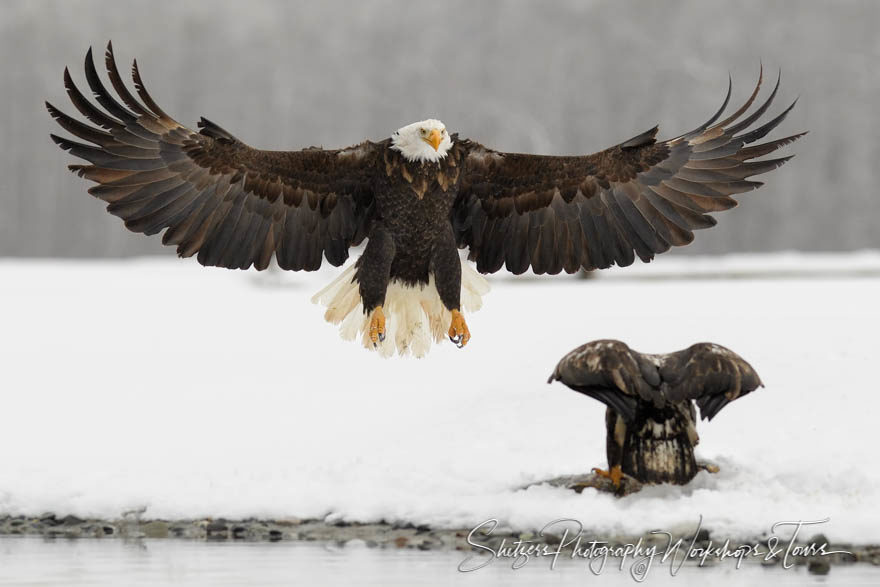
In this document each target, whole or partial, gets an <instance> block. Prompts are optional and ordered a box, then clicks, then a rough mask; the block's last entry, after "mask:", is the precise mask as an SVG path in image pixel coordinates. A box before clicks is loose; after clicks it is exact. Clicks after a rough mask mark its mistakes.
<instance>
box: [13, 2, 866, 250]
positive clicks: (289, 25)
mask: <svg viewBox="0 0 880 587" xmlns="http://www.w3.org/2000/svg"><path fill="white" fill-rule="evenodd" d="M878 23H880V2H873V1H863V2H857V1H844V0H837V1H834V2H830V1H829V2H817V1H795V0H789V1H775V2H768V1H762V0H754V1H747V2H727V1H723V0H691V1H681V2H642V1H631V2H628V1H615V2H610V1H609V2H599V1H589V0H579V1H578V0H569V1H564V2H563V1H554V2H539V1H534V2H499V1H481V2H471V1H467V0H444V1H442V2H441V1H431V2H413V1H407V2H403V1H400V2H395V1H362V2H348V1H345V2H343V1H338V0H337V1H324V2H310V3H305V2H268V1H251V2H247V3H245V2H239V1H222V2H221V1H213V2H207V1H206V2H197V1H190V2H179V1H169V0H151V1H149V2H127V1H120V0H117V1H114V2H109V1H95V0H73V1H64V2H62V1H57V2H52V1H46V0H5V1H4V2H3V4H2V14H0V64H2V73H3V75H2V81H0V84H2V86H0V103H2V105H3V107H2V109H0V132H2V138H3V143H4V147H3V154H2V158H0V256H7V257H9V256H61V257H70V256H75V257H92V256H128V255H139V254H157V253H164V254H169V253H173V250H171V249H165V248H164V247H162V246H161V245H160V243H159V239H158V238H155V237H154V238H146V237H144V236H141V235H136V234H132V233H130V232H128V231H127V230H125V229H124V228H123V226H122V224H121V222H120V221H119V220H118V219H116V218H114V217H112V216H110V215H109V214H106V213H105V212H104V211H103V204H102V203H101V202H100V201H98V200H96V199H94V198H92V197H90V196H88V195H87V194H86V193H85V190H86V188H87V187H88V183H87V182H86V181H84V180H81V179H78V178H76V177H75V176H73V175H72V174H70V172H68V171H67V170H66V165H67V164H69V163H73V162H74V160H73V158H72V157H70V156H69V155H67V154H66V153H64V152H62V151H61V150H60V149H58V148H57V147H56V146H55V145H54V144H52V143H51V141H50V140H49V137H48V134H49V132H63V131H60V129H59V128H58V127H57V126H56V125H55V124H54V123H53V122H52V121H51V119H50V118H49V116H48V114H47V113H46V111H45V108H44V106H43V101H44V100H47V99H48V100H49V101H50V102H52V103H53V104H55V105H56V106H58V107H61V108H62V109H63V110H65V111H67V112H69V113H74V112H75V111H74V109H73V107H72V106H71V105H70V103H69V101H68V100H67V97H66V95H65V92H64V88H63V86H62V71H63V69H64V66H65V65H68V66H70V67H71V73H72V74H73V76H74V79H75V80H76V81H77V82H78V83H80V87H81V88H84V89H85V90H87V86H86V85H85V82H84V76H83V70H82V58H83V56H84V54H85V52H86V49H88V47H89V46H90V45H91V46H94V47H95V49H96V51H97V54H98V55H101V54H103V49H104V46H105V44H106V42H107V40H108V39H112V40H113V42H114V47H115V49H116V54H117V58H118V59H120V60H122V61H125V62H130V60H131V59H132V58H134V57H136V58H137V59H138V63H139V64H140V66H141V72H142V74H143V75H144V77H145V82H146V84H147V87H149V88H150V92H151V93H152V95H153V97H154V98H156V100H157V101H158V102H159V104H160V105H161V106H162V107H163V108H164V109H165V110H166V111H167V112H169V113H170V114H171V115H172V116H174V117H175V118H176V119H177V120H179V121H180V122H182V123H184V124H187V125H189V126H192V127H194V125H195V122H196V120H197V119H198V117H199V116H201V115H204V116H207V117H208V118H211V119H212V120H215V121H216V122H218V123H219V124H221V125H222V126H224V127H226V128H227V129H229V130H230V131H231V132H233V133H234V134H235V135H237V136H238V137H239V138H241V139H242V140H244V141H245V142H247V143H249V144H251V145H254V146H258V147H262V148H269V149H291V148H302V147H307V146H310V145H322V146H327V147H338V146H345V145H349V144H352V143H356V142H360V141H361V140H363V139H364V138H371V139H376V140H378V139H382V138H385V137H387V136H389V135H390V133H391V132H393V131H394V130H395V129H397V128H398V127H400V126H402V125H404V124H407V123H410V122H413V121H416V120H421V119H423V118H428V117H436V118H440V119H442V120H443V121H444V122H445V123H446V124H447V125H448V126H449V127H450V129H451V130H453V131H457V132H459V133H460V134H461V135H462V136H463V137H472V138H474V139H476V140H479V141H480V142H483V143H484V144H487V145H489V146H492V147H494V148H497V149H501V150H506V151H526V152H536V153H545V154H576V153H589V152H593V151H596V150H599V149H602V148H605V147H608V146H611V145H613V144H615V143H618V142H620V141H622V140H625V139H628V138H629V137H631V136H633V135H635V134H637V133H639V132H641V131H644V130H646V129H648V128H650V127H651V126H653V125H654V124H656V123H660V125H661V131H660V136H661V137H671V136H675V135H677V134H680V133H681V132H684V131H686V130H690V129H691V128H693V127H695V126H697V125H698V124H700V123H702V122H703V121H704V120H705V119H706V118H708V117H709V116H710V115H711V113H712V112H714V110H715V109H716V108H717V107H718V106H719V105H720V103H721V100H722V99H723V97H724V93H725V91H726V89H727V74H728V72H730V73H731V75H732V76H733V80H734V96H733V100H732V105H734V106H736V105H738V103H739V102H741V101H742V100H744V99H745V97H746V96H747V95H748V93H749V92H750V91H751V89H752V87H753V84H754V82H755V79H756V76H757V73H758V65H759V62H760V61H763V63H764V66H765V71H766V77H767V85H770V86H772V83H773V82H774V81H775V76H776V71H777V69H778V68H782V74H783V78H782V89H781V92H780V96H779V98H778V101H777V103H776V107H775V108H774V109H773V110H772V112H779V111H780V110H781V109H782V108H784V107H785V106H786V105H787V104H788V103H789V102H790V101H791V100H793V99H794V98H795V97H797V96H800V101H799V103H798V105H797V107H796V108H795V110H794V111H793V112H792V114H791V115H790V116H789V118H788V120H786V122H785V123H784V124H783V125H782V127H781V128H780V129H779V130H777V131H775V134H774V135H771V136H773V137H780V136H783V133H785V134H792V133H795V132H798V131H802V130H809V131H811V133H810V134H809V135H808V136H807V137H805V138H804V139H802V140H801V141H799V142H798V143H796V144H795V145H794V146H793V147H789V148H788V149H787V152H789V153H792V152H793V153H797V155H798V157H796V158H795V159H794V160H793V161H792V162H791V163H789V164H788V165H787V166H785V167H784V168H782V169H781V170H778V171H776V172H774V173H772V174H770V175H768V176H766V180H767V182H768V185H767V186H766V187H765V188H763V189H761V190H759V191H757V192H752V193H748V194H743V195H742V196H739V200H740V202H741V203H742V205H741V206H740V207H738V208H736V209H734V210H732V211H729V212H726V213H722V214H720V215H719V216H718V218H719V220H720V222H719V225H718V226H717V227H715V228H714V229H711V230H710V231H705V232H701V233H700V234H699V235H698V237H697V239H696V242H695V243H694V244H693V245H691V246H689V247H686V248H684V249H680V250H679V251H681V252H684V253H704V254H705V253H724V252H736V251H772V250H792V249H799V250H813V251H816V250H834V251H839V250H854V249H860V248H880V231H878V229H877V224H878V220H880V194H878V193H877V187H876V186H877V183H878V182H877V181H876V180H877V177H878V171H877V168H878V164H880V146H878V145H880V139H878V137H880V117H878V115H877V109H878V108H880V69H878V65H877V63H878V60H880V34H878ZM123 69H125V68H124V67H123ZM766 92H769V88H766ZM765 95H766V93H765Z"/></svg>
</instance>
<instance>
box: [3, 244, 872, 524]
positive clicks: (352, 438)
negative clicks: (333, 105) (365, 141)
mask: <svg viewBox="0 0 880 587" xmlns="http://www.w3.org/2000/svg"><path fill="white" fill-rule="evenodd" d="M829 259H830V260H829ZM719 263H720V264H719ZM780 264H781V265H780ZM780 266H782V267H793V268H794V269H795V273H796V274H797V276H796V277H792V278H787V279H759V278H756V277H760V275H759V274H761V273H764V274H765V275H767V274H769V275H773V274H774V271H778V270H779V268H780ZM842 266H846V268H847V270H848V271H849V273H840V271H839V270H838V268H839V267H842ZM719 267H721V268H724V267H727V268H728V269H731V267H734V268H738V270H739V272H740V275H739V276H738V278H735V279H725V278H722V277H721V276H720V275H716V276H715V278H713V279H703V278H702V277H701V275H704V274H705V270H708V271H710V272H715V273H718V272H719ZM768 267H769V268H770V269H767V268H768ZM774 267H775V269H774ZM829 268H830V270H829ZM814 270H815V271H818V272H819V273H821V274H822V275H821V276H819V277H816V276H813V275H810V274H811V273H812V272H813V271H814ZM337 271H338V270H336V269H332V268H329V269H328V270H322V271H320V272H318V273H315V274H308V275H306V274H301V275H285V276H283V278H282V279H280V280H278V281H279V282H280V286H276V287H267V286H265V285H266V284H267V283H269V282H270V281H271V279H270V280H265V279H263V278H262V277H257V276H256V275H255V274H254V273H251V272H248V273H245V272H235V271H226V270H221V269H205V268H202V267H199V266H198V265H197V264H196V263H195V262H193V261H179V260H174V259H156V260H152V259H151V260H139V261H128V262H59V261H51V262H50V261H13V260H7V261H2V262H0V287H2V291H3V302H4V320H3V323H4V324H3V336H2V338H0V353H2V355H0V356H2V357H3V375H2V389H3V392H2V401H3V415H2V425H0V513H9V514H39V513H41V512H44V511H53V512H56V513H58V514H59V515H64V514H68V513H71V514H75V515H79V516H102V517H116V516H119V515H120V514H121V513H122V512H124V511H126V510H132V509H138V508H141V507H146V508H147V509H146V513H145V514H144V515H145V516H147V517H157V518H161V517H166V518H186V517H195V516H225V517H230V518H242V517H248V516H258V517H272V518H283V517H287V516H298V517H301V518H306V517H325V516H330V518H331V519H335V518H342V519H345V520H349V521H364V522H368V521H378V520H380V519H385V520H388V521H412V522H414V523H416V524H430V525H436V526H446V527H450V526H458V527H471V526H473V525H476V524H478V523H481V522H483V521H484V520H486V519H488V518H499V519H502V520H505V521H507V522H508V523H509V524H510V525H512V526H514V527H523V528H527V527H528V528H534V527H541V526H543V525H544V524H546V523H547V522H549V521H551V520H554V519H557V518H576V519H579V520H580V521H582V522H583V523H584V524H585V525H586V526H587V527H588V528H592V529H594V530H595V531H597V532H605V533H607V532H626V533H636V532H642V531H644V530H649V529H653V528H670V527H673V526H676V525H679V524H681V523H688V524H694V523H696V520H697V518H698V517H699V515H701V514H702V516H703V517H704V526H705V527H709V528H712V529H713V530H714V531H716V532H721V533H725V534H733V535H738V536H751V535H760V534H766V533H768V532H769V528H770V525H771V524H772V523H774V522H776V521H780V520H798V519H801V520H816V519H821V518H826V517H830V518H831V521H830V523H828V524H825V525H824V526H822V527H821V530H822V531H823V532H824V533H825V534H826V535H827V536H828V537H829V538H830V539H831V540H832V541H837V542H840V541H846V540H852V541H857V542H867V541H875V542H876V541H878V540H880V523H878V522H880V513H878V512H880V508H878V503H880V467H878V466H877V438H876V435H875V430H876V425H877V424H876V416H875V414H876V413H877V411H878V408H880V394H878V392H880V389H878V388H877V383H876V375H875V374H874V364H875V362H876V353H877V343H876V338H875V337H876V335H877V331H878V327H880V309H878V305H877V300H878V299H880V256H878V255H877V254H868V253H866V254H862V255H852V256H833V257H829V256H818V257H811V256H803V255H800V256H791V255H788V256H775V257H773V256H771V257H766V256H751V257H740V258H737V259H728V260H721V261H718V260H714V259H713V260H706V259H695V260H694V259H689V258H684V257H672V258H670V259H669V260H668V261H667V260H666V259H658V261H657V262H655V263H653V264H651V265H649V266H642V267H633V268H631V272H632V273H633V277H635V275H642V276H647V277H652V276H655V277H656V276H662V274H663V272H667V273H669V274H674V275H681V274H687V275H685V278H682V279H675V280H664V279H620V278H618V276H625V275H626V270H621V271H619V272H618V271H610V272H607V274H602V275H600V276H599V278H597V279H595V280H581V279H577V278H575V277H555V278H541V279H537V278H525V279H519V280H514V279H509V278H503V279H494V280H491V282H492V287H493V289H492V291H491V292H490V293H489V294H488V295H487V296H486V297H485V302H486V303H485V306H484V307H483V309H482V310H481V311H480V312H478V313H476V314H473V315H470V316H468V325H469V326H470V330H471V332H472V333H473V340H472V341H471V343H470V344H469V345H468V346H467V347H466V348H465V349H464V350H458V349H456V348H454V347H453V346H452V345H451V344H441V345H440V346H439V347H436V348H434V349H433V350H432V351H431V353H430V355H429V356H428V358H427V359H423V360H415V359H402V360H401V359H388V360H385V359H381V358H379V357H377V356H376V355H375V354H374V353H368V352H365V351H364V349H362V348H360V347H359V346H358V345H357V344H354V343H347V342H343V341H342V340H340V339H339V336H338V334H337V331H336V329H335V328H333V327H332V326H330V325H328V324H326V323H325V322H324V321H323V318H322V311H321V309H320V308H319V307H317V306H314V305H311V304H310V303H309V302H308V300H309V298H310V297H311V295H312V294H313V293H314V292H315V291H317V290H318V289H320V287H321V286H322V285H324V284H326V283H327V282H328V281H330V280H331V279H332V277H333V276H334V275H335V273H336V272H337ZM731 271H733V269H731ZM829 271H831V273H830V274H829ZM652 272H653V273H652ZM733 272H734V273H735V272H736V271H733ZM270 278H271V276H270ZM260 284H262V285H263V286H262V287H261V286H260ZM606 337H610V338H619V339H621V340H624V341H626V342H627V343H628V344H630V346H632V347H634V348H636V349H638V350H640V351H645V352H667V351H672V350H676V349H679V348H683V347H685V346H687V345H689V344H691V343H693V342H696V341H702V340H709V341H714V342H718V343H721V344H723V345H725V346H729V347H730V348H732V349H733V350H735V351H736V352H738V353H739V354H741V355H742V356H743V357H745V358H746V359H747V360H748V361H750V362H751V363H752V364H753V365H754V366H755V368H756V369H757V370H758V372H759V373H760V374H761V377H762V378H763V380H764V382H765V384H766V389H763V390H759V391H758V392H756V393H754V394H751V395H749V396H747V397H745V398H743V399H742V400H740V401H737V402H735V403H733V404H732V405H730V406H728V407H727V408H725V410H724V411H722V412H721V414H720V415H719V416H718V417H717V418H716V419H715V420H714V421H713V422H712V423H710V424H703V425H701V426H700V428H699V430H700V435H701V437H702V442H701V444H700V446H699V447H698V449H697V451H698V453H697V454H698V457H699V458H704V459H710V460H714V461H715V462H717V463H719V464H720V465H721V466H722V472H721V473H720V474H717V475H709V474H707V473H700V475H699V476H698V477H697V479H695V480H694V482H693V483H691V484H690V485H688V486H687V487H684V488H679V487H663V488H649V489H647V490H645V491H643V492H641V493H640V494H637V495H633V496H629V497H627V498H624V499H620V500H618V499H615V498H613V497H610V496H607V495H600V494H597V493H595V492H593V491H592V490H587V491H585V492H584V493H583V494H581V495H577V494H574V493H571V492H568V491H565V490H562V489H554V488H550V487H546V486H543V487H534V488H531V489H529V490H525V491H522V490H516V488H517V487H520V486H522V485H525V484H527V483H530V482H533V481H536V480H539V479H543V478H549V477H554V476H558V475H563V474H571V473H578V472H586V471H588V470H589V468H590V467H592V466H596V465H604V464H605V456H604V442H605V432H604V424H603V413H604V406H602V405H601V404H599V403H598V402H595V401H592V400H590V399H588V398H585V397H583V396H580V395H578V394H576V393H574V392H572V391H570V390H568V389H567V388H565V387H563V386H561V385H559V384H557V385H552V386H551V385H547V384H546V383H544V382H545V380H546V378H547V375H548V374H549V373H550V372H551V370H552V369H553V366H554V365H555V363H556V361H557V360H558V359H559V358H560V357H561V356H562V355H563V354H564V353H566V352H567V351H569V350H570V349H572V348H573V347H575V346H577V345H579V344H581V343H583V342H586V341H588V340H593V339H596V338H606Z"/></svg>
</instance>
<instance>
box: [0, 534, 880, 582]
mask: <svg viewBox="0 0 880 587" xmlns="http://www.w3.org/2000/svg"><path fill="white" fill-rule="evenodd" d="M464 556H466V553H461V552H446V551H430V552H422V551H409V550H404V551H401V550H379V549H369V548H366V547H362V546H354V547H351V546H347V547H345V548H337V547H329V546H322V545H315V544H304V543H265V542H259V543H241V542H218V543H210V542H194V541H183V540H137V541H123V540H90V539H78V540H46V539H43V538H39V537H18V536H16V537H0V585H16V586H37V585H45V586H54V585H63V586H65V587H68V586H79V585H94V586H103V585H108V586H110V585H112V586H114V587H116V586H119V585H126V586H129V585H130V586H134V587H136V586H139V585H220V586H231V585H248V586H250V585H256V584H258V585H321V586H333V585H345V586H348V585H381V586H383V587H394V586H397V585H401V586H403V585H405V586H407V587H412V586H420V585H481V586H482V585H499V586H500V585H518V584H522V585H537V584H547V583H551V584H553V585H559V586H565V585H583V584H585V583H590V582H598V581H599V580H601V583H602V585H603V586H605V585H635V584H636V583H635V582H634V581H633V580H632V579H631V578H630V577H629V575H627V574H626V573H625V572H620V571H619V570H617V568H607V569H605V571H604V572H603V573H602V575H601V577H595V576H594V575H592V574H591V573H590V572H589V571H588V570H587V568H586V566H585V564H583V563H581V562H579V561H578V562H575V561H562V562H561V564H560V565H559V566H558V567H557V568H556V569H555V570H552V571H551V570H549V568H548V565H547V564H546V563H543V562H536V563H534V564H530V565H527V566H526V567H524V568H522V569H519V570H516V571H514V570H511V568H510V566H509V565H506V564H502V563H500V562H497V561H496V562H495V563H493V564H491V565H489V566H487V567H485V568H483V569H480V570H478V571H475V572H472V573H460V572H459V571H458V570H457V567H458V565H459V563H460V562H461V561H462V559H463V558H464ZM706 583H709V584H712V585H719V586H724V585H743V586H747V585H748V586H751V585H756V584H762V583H766V584H772V585H827V586H836V585H878V584H880V568H877V567H873V566H869V565H864V564H861V565H848V566H836V567H832V569H831V573H830V574H829V575H827V576H824V577H822V576H814V575H809V574H808V573H807V572H806V570H805V569H804V568H803V567H798V568H793V569H789V570H783V569H780V568H778V567H775V568H772V569H765V568H761V567H760V566H758V565H754V564H751V565H746V566H744V567H743V568H742V569H739V570H736V569H735V568H733V567H732V566H728V565H723V566H715V567H711V568H702V569H701V568H696V567H684V568H682V569H681V571H680V573H679V574H678V575H677V576H675V577H672V576H670V574H669V568H668V567H656V568H654V569H652V571H651V574H650V575H649V576H648V580H647V581H646V582H645V584H647V585H678V586H684V585H692V584H693V585H703V584H706Z"/></svg>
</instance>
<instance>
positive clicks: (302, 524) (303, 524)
mask: <svg viewBox="0 0 880 587" xmlns="http://www.w3.org/2000/svg"><path fill="white" fill-rule="evenodd" d="M470 532H471V529H446V528H431V527H428V526H415V525H413V524H389V523H384V522H381V523H373V524H360V523H347V522H341V521H340V522H326V521H324V520H301V519H298V518H287V519H278V520H258V519H246V520H226V519H191V520H159V519H145V518H142V517H141V515H140V512H130V513H128V514H126V515H124V516H123V517H122V518H119V519H115V520H102V519H82V518H78V517H76V516H71V515H68V516H64V517H58V516H56V515H55V514H52V513H47V514H44V515H41V516H0V536H2V535H25V536H35V535H36V536H42V537H45V538H47V539H75V538H121V539H127V540H138V539H163V538H172V539H184V540H204V541H242V542H254V541H269V542H277V541H303V542H320V543H331V544H334V545H336V546H345V545H354V544H360V545H363V546H366V547H369V548H401V549H419V550H438V549H441V550H460V551H480V552H481V553H483V554H485V553H487V552H488V551H487V550H486V548H490V549H492V550H493V551H496V552H497V551H498V549H499V548H501V546H502V544H504V545H505V546H506V547H507V548H513V546H514V543H516V542H517V541H522V542H526V543H529V544H537V545H547V546H549V547H558V544H559V542H560V537H559V536H556V535H553V534H545V535H541V534H539V533H533V532H517V531H512V530H509V529H508V530H504V529H502V528H500V527H499V528H497V529H495V531H493V532H492V534H491V536H480V537H479V539H478V543H479V544H480V545H481V547H476V546H473V545H471V544H469V542H468V535H469V533H470ZM679 537H681V538H684V539H685V543H686V544H690V542H691V541H693V542H694V547H695V548H705V547H707V546H708V545H709V543H710V542H709V541H710V540H711V541H712V543H713V544H714V545H715V546H717V545H719V544H721V543H723V542H724V537H717V536H712V535H711V533H710V531H708V530H706V529H702V530H700V532H699V533H698V535H697V536H696V537H694V536H693V535H691V536H687V535H684V534H682V535H681V536H679ZM594 539H595V540H599V541H602V542H607V543H608V545H610V546H614V545H626V544H635V543H637V542H639V541H640V540H641V543H642V544H643V545H644V546H645V547H648V546H651V545H656V546H658V547H659V546H661V545H662V544H665V541H666V538H665V537H664V538H662V539H661V537H659V536H657V535H651V534H645V535H642V536H608V537H598V536H596V537H592V536H591V537H590V538H589V539H588V540H594ZM824 542H827V541H826V540H825V538H824V536H822V535H817V536H813V537H811V538H810V539H809V540H808V541H806V542H805V543H804V544H805V545H806V544H810V543H814V544H822V543H824ZM737 543H738V542H735V541H733V540H731V544H737ZM765 544H766V543H765ZM570 550H571V549H570V548H569V549H568V550H565V549H564V550H563V551H562V552H563V553H570ZM827 550H828V551H848V553H851V554H832V555H825V556H802V555H796V556H791V557H789V560H790V561H793V562H794V563H795V564H797V565H807V568H808V570H809V571H810V572H811V573H816V574H825V573H828V572H829V571H830V568H831V566H832V565H839V564H852V563H868V564H872V565H877V566H880V545H852V544H829V545H828V548H827ZM747 560H748V559H747ZM780 563H781V557H776V558H774V559H772V560H769V561H761V562H760V564H762V565H765V566H774V565H777V564H780ZM708 564H717V561H713V560H712V559H711V558H710V559H709V561H708Z"/></svg>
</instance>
